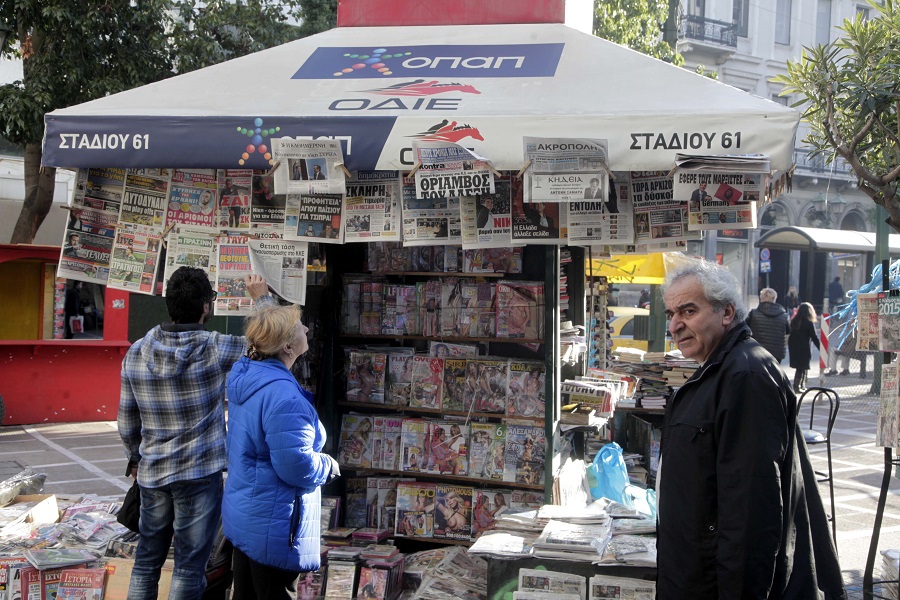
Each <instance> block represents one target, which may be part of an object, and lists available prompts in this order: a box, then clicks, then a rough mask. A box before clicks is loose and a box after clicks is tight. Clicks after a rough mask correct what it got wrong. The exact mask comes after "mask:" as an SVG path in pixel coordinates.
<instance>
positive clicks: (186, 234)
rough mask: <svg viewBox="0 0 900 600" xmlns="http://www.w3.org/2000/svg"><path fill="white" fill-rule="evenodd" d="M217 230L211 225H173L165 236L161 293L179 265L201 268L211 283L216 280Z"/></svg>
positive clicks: (164, 291)
mask: <svg viewBox="0 0 900 600" xmlns="http://www.w3.org/2000/svg"><path fill="white" fill-rule="evenodd" d="M216 235H217V230H216V229H213V228H212V227H197V226H195V225H183V224H179V225H175V227H173V228H172V231H171V232H169V235H168V237H167V238H166V268H165V271H164V274H163V293H162V295H163V296H165V295H166V288H167V287H168V286H169V278H171V277H172V273H174V272H175V271H176V270H178V269H180V268H181V267H194V268H196V269H203V270H204V271H206V275H207V276H208V277H209V281H210V283H211V284H215V281H216V266H217V264H216V259H217V244H216Z"/></svg>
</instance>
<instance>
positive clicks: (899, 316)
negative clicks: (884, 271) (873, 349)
mask: <svg viewBox="0 0 900 600" xmlns="http://www.w3.org/2000/svg"><path fill="white" fill-rule="evenodd" d="M878 349H879V350H880V351H882V352H900V296H889V295H888V294H885V293H884V292H879V294H878Z"/></svg>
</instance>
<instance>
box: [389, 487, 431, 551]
mask: <svg viewBox="0 0 900 600" xmlns="http://www.w3.org/2000/svg"><path fill="white" fill-rule="evenodd" d="M434 496H435V484H433V483H424V482H418V481H401V482H398V483H397V525H396V527H395V529H394V533H395V535H402V536H406V537H411V536H415V537H432V533H433V531H434Z"/></svg>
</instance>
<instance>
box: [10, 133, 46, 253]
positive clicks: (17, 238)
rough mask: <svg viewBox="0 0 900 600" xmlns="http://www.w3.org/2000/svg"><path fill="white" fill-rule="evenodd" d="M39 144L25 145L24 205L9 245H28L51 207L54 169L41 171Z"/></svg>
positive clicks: (32, 240) (41, 153)
mask: <svg viewBox="0 0 900 600" xmlns="http://www.w3.org/2000/svg"><path fill="white" fill-rule="evenodd" d="M42 155H43V152H42V149H41V144H40V143H38V144H25V204H24V205H23V206H22V212H20V213H19V220H18V221H16V227H15V229H13V234H12V238H11V239H10V240H9V243H10V244H30V243H32V242H34V236H36V235H37V231H38V229H39V228H40V226H41V223H43V222H44V218H45V217H46V216H47V213H48V212H50V208H51V207H52V206H53V190H54V188H55V187H56V169H55V168H50V167H48V168H44V169H43V170H42V169H41V157H42Z"/></svg>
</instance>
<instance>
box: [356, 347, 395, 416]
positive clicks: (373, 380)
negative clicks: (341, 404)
mask: <svg viewBox="0 0 900 600" xmlns="http://www.w3.org/2000/svg"><path fill="white" fill-rule="evenodd" d="M386 366H387V355H386V354H384V353H382V352H363V351H353V352H351V353H350V371H349V373H348V374H347V401H348V402H369V403H373V404H384V380H385V367H386Z"/></svg>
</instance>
